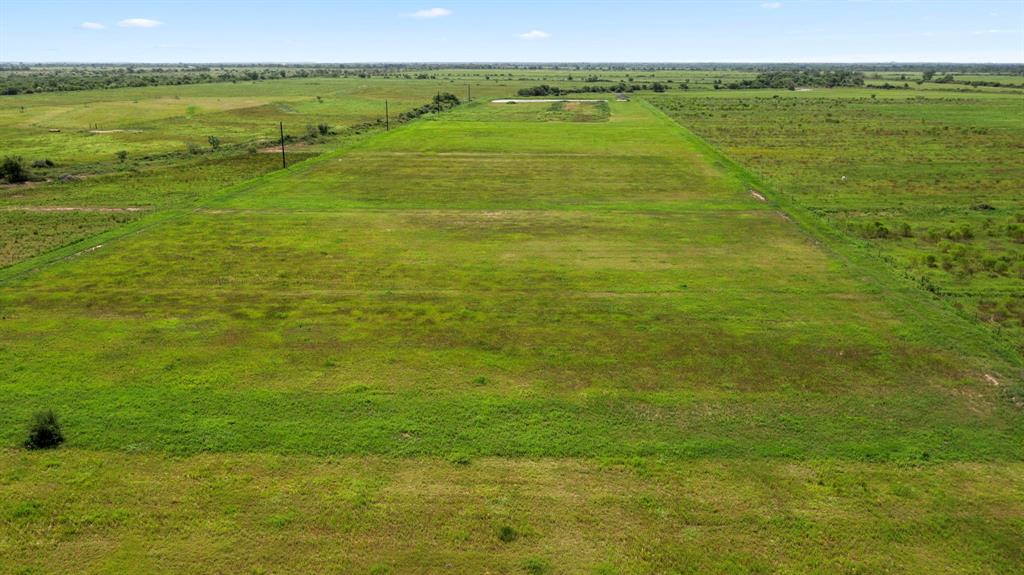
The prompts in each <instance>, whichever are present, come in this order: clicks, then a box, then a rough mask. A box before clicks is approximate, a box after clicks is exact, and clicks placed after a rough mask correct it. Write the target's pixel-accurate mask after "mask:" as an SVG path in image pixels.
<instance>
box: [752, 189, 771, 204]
mask: <svg viewBox="0 0 1024 575" xmlns="http://www.w3.org/2000/svg"><path fill="white" fill-rule="evenodd" d="M747 191H748V192H750V195H752V196H754V197H755V198H756V199H758V200H759V201H762V202H767V201H768V198H766V197H764V196H763V195H761V193H760V192H758V191H757V190H747Z"/></svg>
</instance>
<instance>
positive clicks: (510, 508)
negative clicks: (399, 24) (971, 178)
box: [0, 85, 1024, 573]
mask: <svg viewBox="0 0 1024 575" xmlns="http://www.w3.org/2000/svg"><path fill="white" fill-rule="evenodd" d="M224 87H225V88H227V87H229V86H227V85H225V86H224ZM502 95H508V93H507V92H506V93H505V94H502ZM428 97H429V95H428ZM852 102H859V100H855V101H851V103H852ZM658 103H659V104H663V103H662V102H660V101H658ZM894 107H895V106H894ZM894 113H895V112H894ZM1002 113H1003V112H1000V111H998V110H996V111H994V112H992V119H991V122H990V123H991V124H998V123H999V118H998V116H999V115H1000V114H1002ZM676 117H680V118H681V119H683V120H684V122H683V123H684V124H687V125H689V124H691V123H692V124H694V127H695V128H696V129H698V131H701V130H702V129H703V128H704V125H703V124H700V123H699V122H689V121H688V120H689V119H688V118H685V117H681V116H679V115H676ZM991 129H993V130H995V129H996V127H995V126H993V127H992V128H991ZM62 133H63V132H62ZM711 140H712V141H715V140H714V138H711ZM336 145H337V146H338V147H337V149H336V150H334V151H327V152H326V153H323V154H321V155H319V156H318V157H316V158H315V159H311V160H308V161H306V162H303V163H300V164H297V165H295V166H293V167H291V168H289V169H288V170H283V171H276V172H274V173H271V174H269V175H265V176H263V177H260V178H258V179H254V180H250V181H246V182H242V183H238V184H235V185H224V186H221V187H220V188H219V189H216V190H215V189H213V186H211V189H210V190H209V191H207V192H204V193H202V194H199V195H197V196H195V197H193V198H191V199H190V200H189V201H188V202H181V203H173V202H168V203H167V204H164V206H165V207H162V208H160V209H152V210H149V211H142V212H128V214H131V215H130V218H131V221H125V222H117V225H116V226H108V227H105V228H104V229H105V230H106V231H105V232H102V233H100V234H99V235H94V236H90V235H89V234H90V233H91V231H84V232H82V234H81V237H85V236H89V237H87V239H85V240H83V241H81V242H79V243H78V244H75V245H71V246H67V247H65V248H61V249H57V250H54V251H49V252H47V253H45V254H43V255H40V256H37V257H34V258H30V259H23V260H22V261H20V263H16V264H14V265H11V266H9V267H7V268H6V269H3V270H0V312H2V313H0V364H2V365H4V366H5V368H4V370H3V371H2V372H0V399H2V402H3V405H5V406H6V409H4V410H2V411H0V438H2V443H3V444H4V445H5V446H7V448H6V449H4V450H3V451H0V460H2V463H0V570H2V571H10V572H15V573H17V572H22V573H37V572H38V573H48V572H90V573H126V572H139V573H156V572H163V573H189V572H195V573H203V572H209V571H211V570H213V571H222V572H255V573H271V572H326V571H331V570H334V571H338V572H351V573H417V572H422V573H427V572H485V571H489V572H508V573H517V572H520V573H549V572H551V573H563V572H565V573H650V572H658V573H700V572H728V573H750V572H756V573H768V572H815V573H921V572H929V573H1006V572H1013V571H1017V570H1020V569H1021V568H1022V567H1024V553H1022V549H1024V535H1022V534H1024V473H1022V471H1024V468H1022V465H1021V462H1022V460H1024V441H1022V440H1024V418H1022V417H1021V404H1022V401H1024V400H1022V395H1021V387H1020V385H1021V362H1020V358H1019V356H1018V355H1016V352H1015V351H1014V350H1013V349H1012V347H1007V346H1005V345H1002V343H1001V342H1000V340H999V338H998V336H996V335H994V334H993V333H991V331H990V330H988V329H987V328H985V327H984V326H982V325H981V324H979V323H977V322H976V321H974V320H972V319H970V318H968V317H965V316H963V315H961V314H958V313H957V312H956V311H955V310H954V309H953V308H952V307H951V306H949V305H947V304H946V303H944V302H943V301H942V300H938V299H936V298H934V297H933V296H932V295H931V294H929V293H928V292H926V291H924V290H922V289H921V288H920V286H919V285H918V284H917V283H915V282H914V281H913V280H911V279H907V278H904V277H902V276H901V275H900V274H899V273H897V272H896V271H895V270H894V268H892V267H891V266H888V265H886V264H884V263H882V262H881V261H880V260H879V258H878V257H877V254H876V253H875V252H874V251H873V250H872V249H871V247H870V246H868V245H863V244H861V243H856V242H850V241H848V240H847V239H846V236H845V235H843V234H842V233H840V232H837V231H836V230H835V228H834V227H832V226H830V225H828V222H823V220H822V219H821V217H820V215H819V212H818V210H815V209H808V208H807V207H806V206H805V204H803V203H802V199H801V197H799V196H798V195H797V194H796V193H795V192H793V193H791V192H789V191H788V188H787V187H785V186H781V185H778V183H777V181H776V180H775V179H772V180H771V182H772V184H773V185H778V189H779V190H783V191H786V193H784V194H783V193H775V190H768V189H767V187H765V186H761V184H760V182H759V181H758V180H757V178H756V177H754V176H753V175H751V174H750V173H749V172H747V171H745V170H744V169H743V168H742V167H740V166H738V165H736V164H733V163H732V162H730V161H729V160H728V159H727V158H726V157H725V156H723V155H722V154H720V153H719V152H718V151H717V150H715V149H714V148H711V147H710V146H708V145H707V144H706V143H704V142H703V141H702V140H701V139H699V138H698V137H696V136H695V135H694V134H692V133H691V132H690V131H688V130H687V129H686V128H684V127H682V126H680V125H679V124H677V123H676V122H674V121H673V120H672V119H671V118H670V117H668V116H666V115H665V114H663V113H662V112H660V111H659V110H658V109H657V108H656V107H655V106H653V105H651V104H649V103H647V102H646V101H644V99H642V98H634V100H633V101H631V102H616V101H611V102H609V103H607V104H600V105H581V106H572V107H569V108H568V109H567V107H566V106H563V105H557V104H556V105H551V104H515V105H508V104H502V105H498V104H490V103H487V102H484V101H478V102H475V103H473V104H470V105H464V106H461V107H459V108H457V109H456V110H454V111H452V112H449V113H445V114H440V115H437V116H431V117H427V118H423V119H420V120H417V121H415V122H413V123H410V124H407V125H404V126H402V127H400V128H398V129H395V130H392V131H391V132H389V133H379V132H377V133H373V134H367V135H364V136H363V137H360V138H351V139H347V140H343V141H341V142H340V143H338V144H336ZM325 147H326V146H325ZM725 149H726V151H727V152H729V153H730V155H732V156H733V157H734V158H736V157H737V154H735V153H734V150H732V149H731V148H729V147H727V146H726V147H725ZM851 173H853V172H851ZM229 179H233V178H229ZM225 183H226V182H225ZM43 188H44V189H46V188H45V187H43ZM751 188H760V189H761V190H762V191H763V192H764V193H765V194H767V195H768V201H761V200H759V199H757V198H756V197H754V195H753V194H751V193H750V190H751ZM117 190H120V188H119V187H112V188H110V189H109V191H106V192H105V191H102V190H101V189H99V188H91V187H90V188H87V189H83V191H82V194H83V197H85V198H89V197H92V198H95V201H96V203H97V204H100V203H103V202H104V201H105V198H107V197H108V196H109V195H111V194H115V193H118V192H117ZM40 193H42V192H40ZM90 194H94V195H92V196H90ZM145 195H146V193H144V192H140V195H139V196H137V197H139V198H142V197H145ZM908 195H909V194H908ZM791 197H792V198H795V199H790V198H791ZM7 201H10V200H9V199H8V200H7ZM83 201H85V200H83ZM999 201H1006V202H1012V201H1014V200H1013V198H1012V196H1007V197H1006V198H1005V199H1002V200H999ZM50 202H51V200H50V199H46V200H45V201H43V200H40V204H49V203H50ZM128 204H131V205H134V204H132V203H131V202H130V201H128V202H126V205H128ZM812 208H813V206H812ZM97 213H98V214H106V215H107V216H109V215H111V213H110V212H106V213H104V212H97ZM114 213H119V212H114ZM119 214H123V213H119ZM125 217H128V216H125ZM81 225H83V226H88V225H90V224H89V223H87V222H83V223H82V224H81ZM100 227H103V225H102V224H101V225H100ZM46 408H52V409H54V410H56V411H57V413H58V414H59V415H60V416H61V417H62V420H63V422H64V425H65V432H66V434H67V438H68V439H67V443H66V445H65V446H63V447H61V448H60V449H59V450H56V451H51V452H27V451H25V450H22V449H19V448H17V447H16V446H17V445H18V444H19V442H20V441H22V440H23V438H24V436H25V425H26V423H27V422H28V421H29V418H30V416H31V414H32V413H33V412H35V411H37V410H40V409H46Z"/></svg>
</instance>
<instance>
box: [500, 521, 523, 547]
mask: <svg viewBox="0 0 1024 575" xmlns="http://www.w3.org/2000/svg"><path fill="white" fill-rule="evenodd" d="M498 539H499V540H500V541H502V542H503V543H511V542H513V541H515V540H516V539H519V532H517V531H516V530H515V529H514V528H512V527H511V526H509V525H502V526H501V528H499V529H498Z"/></svg>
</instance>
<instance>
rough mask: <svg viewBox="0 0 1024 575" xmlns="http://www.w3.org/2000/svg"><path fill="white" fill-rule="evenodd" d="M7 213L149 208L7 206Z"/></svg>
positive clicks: (118, 210)
mask: <svg viewBox="0 0 1024 575" xmlns="http://www.w3.org/2000/svg"><path fill="white" fill-rule="evenodd" d="M3 209H4V211H7V212H143V211H146V210H148V209H149V208H137V207H131V208H108V207H92V206H5V207H4V208H3Z"/></svg>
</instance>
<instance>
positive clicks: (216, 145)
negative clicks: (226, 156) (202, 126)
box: [206, 136, 220, 151]
mask: <svg viewBox="0 0 1024 575" xmlns="http://www.w3.org/2000/svg"><path fill="white" fill-rule="evenodd" d="M206 141H207V142H209V143H210V149H211V150H213V151H217V150H219V149H220V138H218V137H217V136H207V137H206Z"/></svg>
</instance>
